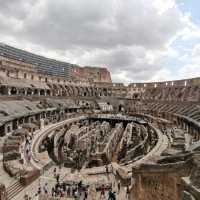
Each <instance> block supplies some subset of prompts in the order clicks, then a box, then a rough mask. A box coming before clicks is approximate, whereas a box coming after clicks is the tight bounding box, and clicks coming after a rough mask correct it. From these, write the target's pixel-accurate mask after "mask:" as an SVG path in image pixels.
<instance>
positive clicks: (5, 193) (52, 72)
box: [0, 44, 200, 200]
mask: <svg viewBox="0 0 200 200" xmlns="http://www.w3.org/2000/svg"><path fill="white" fill-rule="evenodd" d="M199 152H200V78H199V77H197V78H192V79H185V80H174V81H166V82H149V83H131V84H129V85H128V86H126V85H124V84H123V83H112V81H111V77H110V73H109V71H108V70H107V69H106V68H98V67H95V68H93V67H88V66H87V67H84V68H82V67H80V66H76V65H72V64H70V63H66V62H61V61H57V60H53V59H49V58H46V57H43V56H39V55H36V54H33V53H30V52H28V51H24V50H21V49H17V48H14V47H11V46H8V45H6V44H0V158H1V159H0V164H1V165H0V174H1V176H0V199H1V200H11V199H13V200H22V199H41V200H47V199H51V200H54V199H66V200H68V199H69V200H72V199H80V200H84V199H89V200H98V199H107V198H106V197H105V196H106V195H107V194H109V196H110V200H112V199H118V200H199V199H200V153H199ZM86 196H87V197H86ZM112 196H115V197H112Z"/></svg>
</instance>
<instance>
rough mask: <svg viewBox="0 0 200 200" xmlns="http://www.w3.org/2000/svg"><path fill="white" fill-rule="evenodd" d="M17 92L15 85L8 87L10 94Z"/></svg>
mask: <svg viewBox="0 0 200 200" xmlns="http://www.w3.org/2000/svg"><path fill="white" fill-rule="evenodd" d="M17 93H18V90H17V88H16V87H11V88H10V94H11V95H17Z"/></svg>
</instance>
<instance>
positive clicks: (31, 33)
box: [0, 0, 183, 81]
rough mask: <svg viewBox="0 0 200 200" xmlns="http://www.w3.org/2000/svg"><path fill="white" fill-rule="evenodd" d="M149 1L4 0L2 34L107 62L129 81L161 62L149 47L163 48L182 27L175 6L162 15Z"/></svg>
mask: <svg viewBox="0 0 200 200" xmlns="http://www.w3.org/2000/svg"><path fill="white" fill-rule="evenodd" d="M150 2H151V1H149V0H127V1H123V0H109V1H108V0H101V1H99V0H80V1H74V0H67V1H66V0H57V1H55V0H43V1H33V0H31V1H26V0H19V1H18V0H11V1H3V0H0V3H1V7H0V16H1V18H0V35H5V34H7V35H9V36H11V37H13V38H15V40H17V41H19V43H20V47H23V44H24V46H26V45H25V44H27V43H30V44H36V45H39V46H41V47H42V48H44V49H48V50H52V51H56V52H60V54H61V55H62V57H63V54H64V55H65V54H66V55H71V57H68V58H66V59H67V60H68V61H69V60H70V59H71V60H76V61H77V63H80V64H84V65H88V64H92V65H106V66H108V68H109V69H110V70H111V72H112V73H113V74H114V77H115V75H116V74H117V73H120V72H123V73H124V74H126V78H127V80H128V79H130V80H131V79H132V80H134V79H136V80H144V79H149V78H150V77H151V76H152V75H153V74H154V73H156V71H158V70H159V68H161V65H160V63H161V61H159V62H158V63H149V61H148V59H147V58H146V54H147V52H148V51H149V50H152V51H155V52H156V51H165V50H166V49H165V45H166V43H167V42H168V41H169V40H170V39H171V38H172V37H173V36H174V35H175V34H176V33H177V32H178V31H180V30H181V29H182V28H183V23H182V21H181V14H180V11H179V10H178V8H177V7H175V6H174V7H172V8H169V9H168V10H166V11H165V12H164V13H162V14H159V13H158V10H157V8H155V6H154V5H153V4H152V3H150ZM5 21H6V23H5ZM5 42H6V41H5ZM36 53H38V52H36ZM47 56H48V55H47ZM119 79H120V78H119ZM121 81H124V78H123V77H122V78H121Z"/></svg>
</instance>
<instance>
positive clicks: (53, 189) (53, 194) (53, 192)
mask: <svg viewBox="0 0 200 200" xmlns="http://www.w3.org/2000/svg"><path fill="white" fill-rule="evenodd" d="M55 193H56V192H55V188H54V187H52V189H51V196H52V197H55Z"/></svg>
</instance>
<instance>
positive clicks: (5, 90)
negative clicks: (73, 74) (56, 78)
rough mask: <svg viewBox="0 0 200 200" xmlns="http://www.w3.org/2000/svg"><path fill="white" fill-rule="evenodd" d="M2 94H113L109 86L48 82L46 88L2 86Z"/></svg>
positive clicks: (0, 87)
mask: <svg viewBox="0 0 200 200" xmlns="http://www.w3.org/2000/svg"><path fill="white" fill-rule="evenodd" d="M0 95H8V96H13V95H21V96H30V95H35V96H37V95H38V96H83V97H102V96H111V95H112V91H111V89H108V88H96V87H92V86H91V87H85V86H77V85H61V84H60V85H57V84H51V85H50V84H48V87H47V88H46V89H42V88H36V87H32V88H31V87H27V88H19V87H15V86H7V85H1V86H0Z"/></svg>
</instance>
